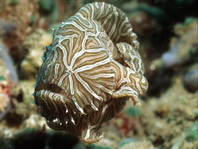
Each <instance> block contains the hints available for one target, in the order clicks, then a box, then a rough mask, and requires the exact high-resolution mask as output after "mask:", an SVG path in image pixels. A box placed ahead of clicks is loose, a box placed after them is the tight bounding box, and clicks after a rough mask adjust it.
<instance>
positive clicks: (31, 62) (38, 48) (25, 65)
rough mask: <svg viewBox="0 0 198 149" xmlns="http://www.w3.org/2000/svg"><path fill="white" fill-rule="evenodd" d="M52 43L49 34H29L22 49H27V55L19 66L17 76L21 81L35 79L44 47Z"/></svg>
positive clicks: (40, 32) (37, 31)
mask: <svg viewBox="0 0 198 149" xmlns="http://www.w3.org/2000/svg"><path fill="white" fill-rule="evenodd" d="M51 41H52V36H51V34H49V33H47V32H45V31H43V30H40V29H38V30H36V31H35V32H33V33H32V34H30V35H29V36H28V37H27V38H26V39H25V41H24V42H23V48H25V49H27V52H26V53H27V54H26V56H25V58H24V59H23V60H22V62H21V64H20V71H19V75H20V78H21V79H35V76H36V74H37V73H38V70H39V67H40V66H41V64H42V59H41V57H42V55H43V52H44V50H45V47H46V46H47V45H49V43H50V42H51Z"/></svg>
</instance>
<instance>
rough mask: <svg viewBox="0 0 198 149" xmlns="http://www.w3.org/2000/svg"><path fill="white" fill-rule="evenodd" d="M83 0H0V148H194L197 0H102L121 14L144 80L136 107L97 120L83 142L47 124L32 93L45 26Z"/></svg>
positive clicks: (197, 145) (48, 37) (197, 147)
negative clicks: (92, 137)
mask: <svg viewBox="0 0 198 149" xmlns="http://www.w3.org/2000/svg"><path fill="white" fill-rule="evenodd" d="M89 2H93V1H90V0H57V1H55V0H0V149H154V148H157V149H198V121H197V120H198V20H197V16H198V14H197V10H196V6H198V2H197V1H196V0H171V1H166V0H123V1H121V0H106V1H105V2H107V3H110V4H113V5H115V6H116V7H118V8H120V9H121V10H122V11H123V12H125V13H126V14H127V16H128V17H129V20H130V21H131V24H132V27H133V31H134V32H135V33H136V34H137V36H138V41H139V42H140V54H141V57H142V59H143V61H144V65H145V76H146V78H147V79H148V82H149V89H148V91H147V93H146V94H145V95H143V96H141V104H142V106H141V107H134V106H133V104H132V102H129V101H128V102H127V104H126V106H125V108H124V109H123V110H122V111H121V112H120V113H119V114H118V115H117V116H116V118H114V119H112V120H111V121H109V122H108V123H105V124H103V126H102V128H101V129H102V130H103V131H104V132H105V137H104V139H103V140H101V141H100V142H98V143H95V144H86V143H83V142H82V141H81V140H79V139H78V138H77V137H75V136H73V135H71V134H67V133H65V132H59V131H54V130H52V129H50V128H49V127H48V126H47V125H46V121H45V119H44V118H43V117H41V116H40V115H39V114H38V110H37V107H36V106H35V105H34V103H33V101H34V99H33V96H32V93H33V92H34V84H35V78H36V74H37V73H38V70H39V67H40V66H41V64H42V59H41V57H42V55H43V52H44V50H45V47H46V46H47V45H49V44H50V43H51V41H52V33H53V31H52V28H54V29H56V28H57V26H59V25H60V24H61V22H62V21H65V20H66V19H68V18H69V17H70V16H71V15H73V14H75V13H76V12H77V11H78V9H79V8H81V7H82V6H83V5H85V4H86V3H89Z"/></svg>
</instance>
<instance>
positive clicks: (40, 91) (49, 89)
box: [33, 83, 67, 105]
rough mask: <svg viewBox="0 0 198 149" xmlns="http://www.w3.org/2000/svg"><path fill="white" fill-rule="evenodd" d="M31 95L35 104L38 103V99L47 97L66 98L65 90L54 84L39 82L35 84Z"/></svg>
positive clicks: (50, 98)
mask: <svg viewBox="0 0 198 149" xmlns="http://www.w3.org/2000/svg"><path fill="white" fill-rule="evenodd" d="M33 96H34V98H35V104H36V105H39V102H38V100H39V99H45V100H47V99H49V100H52V101H56V100H61V101H64V100H67V98H66V93H65V91H64V90H63V89H62V88H60V87H59V86H58V85H56V84H46V83H41V84H40V85H38V86H36V88H35V92H34V93H33Z"/></svg>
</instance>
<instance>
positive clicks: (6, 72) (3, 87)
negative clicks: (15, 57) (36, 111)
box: [0, 43, 18, 120]
mask: <svg viewBox="0 0 198 149" xmlns="http://www.w3.org/2000/svg"><path fill="white" fill-rule="evenodd" d="M7 50H8V49H7V48H6V46H5V45H3V44H1V43H0V103H1V104H0V120H1V119H2V118H3V117H4V116H5V115H6V114H7V113H8V111H9V110H10V108H11V107H12V105H11V100H12V98H11V95H12V88H13V87H14V85H16V83H17V82H18V76H17V74H16V70H15V67H14V65H13V62H12V59H11V57H10V56H9V55H8V51H7Z"/></svg>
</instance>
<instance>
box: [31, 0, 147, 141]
mask: <svg viewBox="0 0 198 149" xmlns="http://www.w3.org/2000/svg"><path fill="white" fill-rule="evenodd" d="M138 49H139V43H138V42H137V40H136V35H135V33H133V32H132V27H131V24H130V22H129V20H128V18H127V17H126V15H125V14H124V13H123V12H122V11H121V10H120V9H118V8H116V7H114V6H113V5H110V4H106V3H104V2H102V3H100V2H96V3H91V4H87V5H85V6H84V7H82V8H81V9H80V10H79V11H78V12H77V13H76V14H75V15H74V16H72V17H70V18H69V19H68V20H67V21H66V22H63V23H62V25H61V26H60V27H59V29H58V30H56V31H55V32H54V37H53V42H52V44H51V45H49V46H48V47H47V48H46V51H45V53H44V55H43V64H42V66H41V68H40V70H39V73H38V76H37V82H36V87H35V93H34V97H35V104H36V105H38V107H39V109H40V113H41V115H42V116H44V117H45V118H46V119H47V124H48V125H49V126H50V127H51V128H53V129H55V130H65V131H68V132H70V133H73V134H75V135H78V136H81V137H82V138H83V140H84V141H85V142H88V143H93V142H96V141H99V140H100V139H101V138H102V137H103V133H100V132H97V129H98V127H99V126H100V125H101V124H102V123H104V122H106V121H108V120H110V119H111V118H113V117H114V116H115V115H116V114H117V113H118V112H119V111H120V110H121V109H122V108H123V106H124V105H125V102H126V101H127V99H131V100H132V101H133V102H134V104H135V105H139V104H140V103H139V99H138V96H139V95H140V94H143V93H145V92H146V90H147V88H148V83H147V80H146V78H145V77H144V76H143V75H144V67H143V63H142V60H141V57H140V55H139V53H138Z"/></svg>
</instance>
